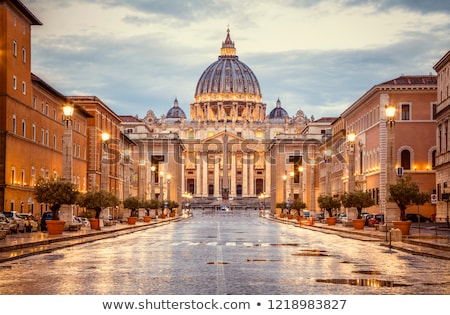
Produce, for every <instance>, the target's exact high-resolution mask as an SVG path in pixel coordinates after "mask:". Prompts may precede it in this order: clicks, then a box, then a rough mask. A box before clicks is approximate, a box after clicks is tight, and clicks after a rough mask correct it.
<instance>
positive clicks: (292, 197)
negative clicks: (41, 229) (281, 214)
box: [289, 172, 295, 203]
mask: <svg viewBox="0 0 450 315" xmlns="http://www.w3.org/2000/svg"><path fill="white" fill-rule="evenodd" d="M294 175H295V173H294V172H290V173H289V176H290V177H291V183H290V186H291V187H290V188H291V189H290V193H289V201H290V202H291V203H292V202H293V201H294Z"/></svg>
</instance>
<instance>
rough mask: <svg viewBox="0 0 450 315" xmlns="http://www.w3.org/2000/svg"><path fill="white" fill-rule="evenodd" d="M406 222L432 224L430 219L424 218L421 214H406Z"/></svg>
mask: <svg viewBox="0 0 450 315" xmlns="http://www.w3.org/2000/svg"><path fill="white" fill-rule="evenodd" d="M406 220H408V221H412V222H432V220H431V219H429V218H427V217H424V216H423V215H421V214H414V213H407V214H406Z"/></svg>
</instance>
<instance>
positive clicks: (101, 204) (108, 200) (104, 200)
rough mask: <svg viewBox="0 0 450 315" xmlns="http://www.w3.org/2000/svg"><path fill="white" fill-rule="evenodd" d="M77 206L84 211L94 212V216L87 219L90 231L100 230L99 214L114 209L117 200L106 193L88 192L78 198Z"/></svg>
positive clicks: (117, 202)
mask: <svg viewBox="0 0 450 315" xmlns="http://www.w3.org/2000/svg"><path fill="white" fill-rule="evenodd" d="M78 204H79V205H80V206H81V207H84V208H86V209H90V210H94V211H95V215H94V217H93V218H89V222H90V224H91V229H93V230H100V229H101V227H100V214H101V212H102V210H103V209H104V208H107V207H115V206H117V205H118V204H119V200H118V199H117V197H116V196H115V195H113V194H112V193H110V192H108V191H104V190H100V191H89V192H87V193H85V194H82V195H80V196H79V198H78Z"/></svg>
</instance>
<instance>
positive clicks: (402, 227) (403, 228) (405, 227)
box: [392, 221, 411, 235]
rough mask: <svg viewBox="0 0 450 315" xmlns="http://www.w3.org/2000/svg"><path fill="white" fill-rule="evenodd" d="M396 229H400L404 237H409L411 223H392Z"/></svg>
mask: <svg viewBox="0 0 450 315" xmlns="http://www.w3.org/2000/svg"><path fill="white" fill-rule="evenodd" d="M392 225H393V227H394V229H399V230H400V231H401V232H402V235H409V229H410V228H411V221H392Z"/></svg>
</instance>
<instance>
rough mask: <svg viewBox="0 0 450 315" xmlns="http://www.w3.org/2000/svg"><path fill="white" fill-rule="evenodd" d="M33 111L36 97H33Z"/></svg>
mask: <svg viewBox="0 0 450 315" xmlns="http://www.w3.org/2000/svg"><path fill="white" fill-rule="evenodd" d="M33 109H36V96H33Z"/></svg>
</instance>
